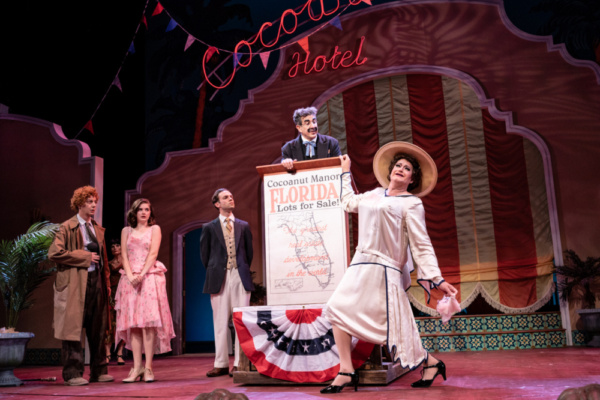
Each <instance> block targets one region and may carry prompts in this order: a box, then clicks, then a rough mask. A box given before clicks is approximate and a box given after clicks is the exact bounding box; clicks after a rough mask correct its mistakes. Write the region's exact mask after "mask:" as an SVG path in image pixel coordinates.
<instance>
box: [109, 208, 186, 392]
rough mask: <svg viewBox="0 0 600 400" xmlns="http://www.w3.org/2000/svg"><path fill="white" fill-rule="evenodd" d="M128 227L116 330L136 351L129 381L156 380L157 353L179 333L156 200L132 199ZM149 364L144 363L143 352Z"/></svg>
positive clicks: (123, 245)
mask: <svg viewBox="0 0 600 400" xmlns="http://www.w3.org/2000/svg"><path fill="white" fill-rule="evenodd" d="M127 222H128V223H129V226H127V227H125V228H123V231H122V232H121V248H122V256H123V270H122V272H121V274H123V275H125V276H123V277H122V279H121V280H120V281H119V287H118V289H117V294H116V296H115V297H116V298H115V310H116V311H117V332H116V337H115V341H116V342H117V343H118V342H119V341H121V340H123V341H125V343H126V347H127V348H128V349H129V350H131V352H132V353H133V368H132V369H131V371H130V372H129V376H128V377H127V378H126V379H124V380H123V382H124V383H131V382H135V381H136V380H137V379H138V378H140V380H141V379H143V380H144V381H145V382H153V381H154V373H153V371H152V357H153V356H154V354H155V353H166V352H168V351H171V339H172V338H174V337H175V333H174V330H173V320H172V318H171V311H170V310H169V299H168V298H167V288H166V280H165V272H166V271H167V269H166V268H165V266H164V264H163V263H161V262H160V261H158V260H157V259H156V257H157V255H158V249H159V247H160V240H161V232H160V227H159V226H158V225H155V219H154V212H153V210H152V205H151V204H150V201H149V200H147V199H138V200H136V201H134V202H133V204H132V205H131V209H130V210H129V212H128V213H127ZM143 353H146V363H145V365H142V354H143Z"/></svg>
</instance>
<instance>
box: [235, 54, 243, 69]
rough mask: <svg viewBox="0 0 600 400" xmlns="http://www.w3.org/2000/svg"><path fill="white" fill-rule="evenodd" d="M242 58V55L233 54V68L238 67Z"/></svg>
mask: <svg viewBox="0 0 600 400" xmlns="http://www.w3.org/2000/svg"><path fill="white" fill-rule="evenodd" d="M241 58H242V54H238V53H233V68H235V67H237V66H238V63H239V62H240V59H241Z"/></svg>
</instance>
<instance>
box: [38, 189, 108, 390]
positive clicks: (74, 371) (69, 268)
mask: <svg viewBox="0 0 600 400" xmlns="http://www.w3.org/2000/svg"><path fill="white" fill-rule="evenodd" d="M98 199H99V196H98V192H97V191H96V189H95V188H93V187H92V186H84V187H81V188H79V189H77V190H75V192H74V193H73V197H72V198H71V209H72V210H73V211H76V212H77V214H76V215H75V216H73V217H72V218H71V219H68V220H67V221H65V222H63V223H62V224H61V225H60V229H59V231H58V233H57V234H56V236H55V237H54V241H53V242H52V245H51V246H50V248H49V249H48V259H50V260H51V261H54V262H55V263H56V264H57V266H56V269H57V273H56V281H55V283H54V324H53V325H54V337H55V338H57V339H59V340H62V362H63V371H62V375H63V379H64V381H65V385H68V386H82V385H87V384H88V383H89V382H112V381H113V380H114V379H113V377H112V376H110V375H108V373H107V372H108V367H107V362H106V358H105V356H104V351H105V350H104V340H105V339H104V338H105V335H106V328H107V324H108V323H109V322H108V296H109V293H108V292H109V290H110V289H109V287H110V286H109V275H110V272H109V267H108V257H107V255H106V246H105V242H104V228H102V227H101V226H100V225H98V223H97V222H96V221H94V219H93V216H94V214H95V212H96V207H97V206H98ZM83 328H85V332H86V336H87V340H88V343H89V349H90V380H89V381H88V380H87V379H85V378H84V377H83V370H84V365H83V361H84V359H83V346H82V343H81V330H82V329H83Z"/></svg>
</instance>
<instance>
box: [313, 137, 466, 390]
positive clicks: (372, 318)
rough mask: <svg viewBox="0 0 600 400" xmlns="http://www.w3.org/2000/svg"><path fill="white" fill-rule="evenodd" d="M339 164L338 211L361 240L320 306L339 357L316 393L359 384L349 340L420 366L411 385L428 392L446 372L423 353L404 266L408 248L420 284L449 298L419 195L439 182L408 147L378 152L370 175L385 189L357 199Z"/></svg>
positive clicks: (345, 161) (345, 166)
mask: <svg viewBox="0 0 600 400" xmlns="http://www.w3.org/2000/svg"><path fill="white" fill-rule="evenodd" d="M340 159H341V161H342V177H341V179H342V194H341V196H340V197H341V200H342V207H344V209H345V210H346V211H347V212H354V213H356V212H357V213H358V218H359V219H358V224H359V225H358V226H359V241H358V246H357V248H356V252H355V255H354V257H353V259H352V263H351V264H350V267H349V268H348V269H347V271H346V273H345V275H344V277H343V278H342V280H341V281H340V283H339V285H338V287H337V288H336V290H335V291H334V293H333V294H332V296H331V298H330V299H329V301H328V303H327V306H326V307H325V316H326V317H327V318H328V320H329V321H330V322H331V324H332V326H333V335H334V338H335V343H336V345H337V348H338V352H339V355H340V372H339V374H338V376H336V378H335V379H334V381H333V382H332V384H331V385H330V386H328V387H326V388H324V389H323V390H321V393H339V392H340V391H341V390H342V389H343V388H344V387H345V386H347V385H354V388H355V390H356V388H357V386H358V372H357V371H354V368H353V366H352V360H351V357H350V351H351V349H350V345H351V337H352V336H354V337H357V338H359V339H361V340H364V341H367V342H371V343H376V344H380V345H387V347H388V350H390V354H392V357H393V359H394V361H399V362H400V363H401V365H402V366H403V367H409V368H411V369H415V368H416V367H417V366H419V365H420V364H421V363H423V362H424V363H425V366H424V369H423V372H422V379H421V380H419V381H417V382H414V383H413V384H412V386H413V387H428V386H430V385H431V383H432V382H433V380H434V379H435V377H436V376H437V375H439V374H441V375H442V377H443V378H444V379H446V366H445V365H444V363H443V362H442V361H439V360H437V359H435V358H434V357H433V356H432V355H430V354H428V353H427V351H426V350H425V349H424V348H423V345H422V343H421V338H420V336H419V331H418V329H417V325H416V323H415V320H414V317H413V314H412V310H411V307H410V302H409V300H408V297H407V295H406V292H405V290H406V289H408V287H410V269H409V266H408V265H407V260H408V257H409V256H408V252H407V248H408V246H410V251H411V254H412V259H413V260H414V264H415V267H416V268H417V277H418V282H419V283H420V284H421V285H422V286H423V287H424V288H425V289H426V290H427V292H428V293H429V290H430V289H431V288H434V287H435V288H438V289H440V290H442V291H443V292H444V293H446V294H450V295H455V294H456V293H457V290H456V289H455V288H454V287H453V286H452V285H450V284H449V283H448V282H446V281H444V279H443V278H442V274H441V272H440V269H439V267H438V263H437V258H436V256H435V253H434V250H433V247H432V245H431V241H430V239H429V235H428V234H427V229H426V227H425V212H424V209H423V203H422V202H421V199H420V198H419V197H422V196H425V195H426V194H427V193H429V192H430V191H431V190H432V189H433V187H434V186H435V183H436V181H437V169H436V166H435V163H434V162H433V160H432V159H431V157H429V155H428V154H427V153H426V152H425V151H424V150H422V149H421V148H419V147H417V146H415V145H413V144H410V143H406V142H391V143H388V144H386V145H385V146H383V147H381V148H380V149H379V151H378V152H377V154H376V155H375V158H374V160H373V169H374V173H375V176H376V178H377V180H378V181H379V183H380V184H381V185H382V186H383V187H379V188H377V189H374V190H371V191H369V192H366V193H364V194H355V193H354V191H353V189H352V185H351V182H350V181H351V176H350V174H349V172H350V163H351V162H350V158H349V157H348V156H347V155H344V156H343V157H340Z"/></svg>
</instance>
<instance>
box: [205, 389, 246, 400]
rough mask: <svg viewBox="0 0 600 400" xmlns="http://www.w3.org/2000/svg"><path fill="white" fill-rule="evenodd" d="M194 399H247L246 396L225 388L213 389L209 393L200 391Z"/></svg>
mask: <svg viewBox="0 0 600 400" xmlns="http://www.w3.org/2000/svg"><path fill="white" fill-rule="evenodd" d="M194 400H248V396H246V395H245V394H242V393H231V392H230V391H229V390H227V389H215V390H213V391H212V392H210V393H202V394H199V395H198V396H196V398H195V399H194Z"/></svg>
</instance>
